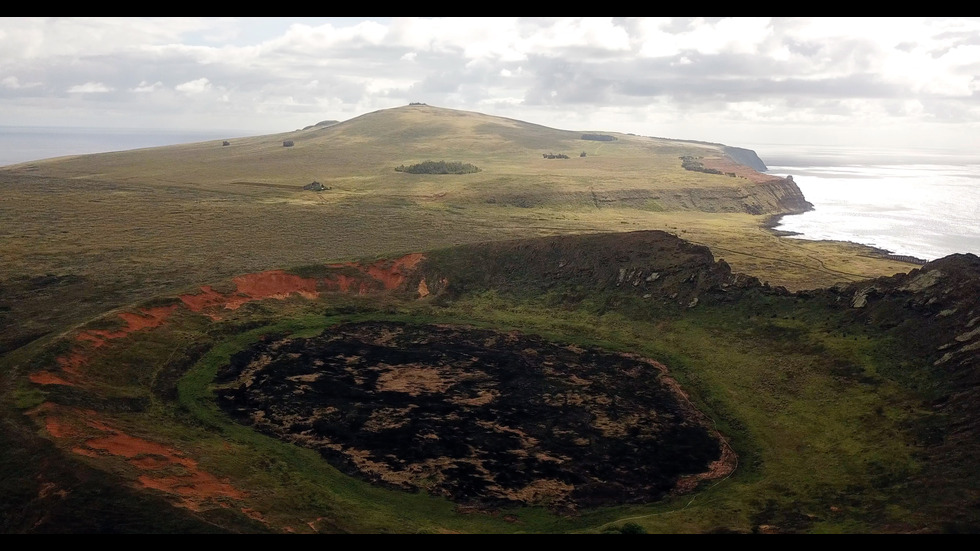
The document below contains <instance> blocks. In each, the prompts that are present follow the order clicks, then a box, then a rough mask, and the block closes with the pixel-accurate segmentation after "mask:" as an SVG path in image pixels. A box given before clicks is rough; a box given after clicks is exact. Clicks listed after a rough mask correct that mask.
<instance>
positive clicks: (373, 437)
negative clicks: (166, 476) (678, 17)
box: [217, 322, 722, 511]
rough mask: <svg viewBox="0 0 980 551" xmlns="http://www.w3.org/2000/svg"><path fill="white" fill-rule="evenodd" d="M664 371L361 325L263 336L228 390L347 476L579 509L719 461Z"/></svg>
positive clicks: (425, 330) (539, 348) (579, 352)
mask: <svg viewBox="0 0 980 551" xmlns="http://www.w3.org/2000/svg"><path fill="white" fill-rule="evenodd" d="M662 369H663V368H662V366H660V365H659V364H657V363H655V362H652V361H650V360H646V359H642V358H638V357H635V356H630V355H625V354H617V353H612V352H608V351H601V350H594V349H581V348H578V347H574V346H564V345H560V344H556V343H552V342H548V341H545V340H543V339H541V338H540V337H536V336H531V335H523V334H519V333H499V332H493V331H489V330H477V329H472V328H463V327H446V326H432V325H426V326H413V325H405V324H399V323H389V322H364V323H352V324H346V325H340V326H337V327H333V328H331V329H328V330H327V331H325V332H324V333H323V334H321V335H320V336H318V337H314V338H308V339H282V340H275V341H273V342H261V343H258V344H256V345H254V346H253V347H252V348H250V349H248V350H245V351H243V352H241V353H239V354H237V355H235V356H234V357H233V358H232V360H231V362H230V365H228V366H226V367H225V368H224V369H222V370H221V372H220V373H219V374H218V378H217V382H218V383H225V384H226V385H227V386H226V388H225V390H220V391H218V395H219V403H220V404H221V406H222V407H223V408H224V409H225V410H226V411H227V412H228V413H230V414H231V415H232V416H234V417H235V418H237V419H238V420H239V421H241V422H243V423H246V424H251V425H253V426H255V427H256V428H258V429H259V430H262V431H264V432H267V433H270V434H273V435H276V436H278V437H279V438H282V439H284V440H288V441H292V442H295V443H297V444H300V445H303V446H306V447H311V448H314V449H317V450H319V451H320V452H321V453H322V454H323V456H324V457H325V458H327V459H328V460H329V461H330V462H331V463H332V464H334V465H336V466H337V467H338V468H340V469H341V470H343V471H345V472H347V473H349V474H353V475H357V476H360V477H363V478H366V479H368V480H370V481H372V482H375V483H381V484H386V485H389V486H394V487H397V488H401V489H406V490H419V489H422V490H425V491H427V492H429V493H432V494H436V495H442V496H445V497H448V498H450V499H452V500H454V501H457V502H459V503H464V504H468V505H479V506H485V507H496V506H502V505H513V504H544V505H548V506H550V507H552V508H555V509H561V510H566V511H568V510H573V509H576V508H580V507H591V506H597V505H610V504H618V503H637V502H649V501H654V500H657V499H659V498H661V497H663V496H664V495H665V494H666V493H667V492H669V491H670V490H671V489H672V488H674V487H675V485H676V483H677V481H678V479H679V478H680V477H682V476H685V475H693V474H698V473H704V472H705V471H708V470H709V465H710V464H711V463H712V462H713V461H716V460H718V459H719V458H720V457H721V451H722V450H721V443H720V441H719V440H718V438H717V436H716V434H715V432H714V431H712V430H710V429H709V428H707V427H706V425H705V418H704V417H703V416H702V415H701V414H700V413H699V412H697V411H696V410H695V409H694V408H693V406H691V405H690V403H689V402H688V401H687V400H686V398H685V397H683V396H682V395H680V394H679V392H678V391H677V390H676V388H677V387H676V384H675V383H673V382H672V381H671V380H670V379H669V378H668V377H667V376H666V375H664V374H663V372H662ZM235 382H238V383H239V384H237V385H235Z"/></svg>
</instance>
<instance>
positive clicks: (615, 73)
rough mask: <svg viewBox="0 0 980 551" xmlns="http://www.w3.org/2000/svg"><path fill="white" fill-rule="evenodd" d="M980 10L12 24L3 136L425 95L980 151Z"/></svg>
mask: <svg viewBox="0 0 980 551" xmlns="http://www.w3.org/2000/svg"><path fill="white" fill-rule="evenodd" d="M978 91H980V18H912V17H900V18H767V17H760V18H756V17H752V18H750V17H745V18H741V17H736V18H605V17H585V18H504V17H500V18H495V17H473V18H277V17H265V18H259V17H253V18H128V17H127V18H121V17H120V18H55V17H40V18H27V17H3V18H0V126H52V127H65V126H68V127H104V128H139V129H150V128H152V129H162V130H209V129H220V130H232V131H236V132H238V135H243V136H244V135H258V134H270V133H278V132H286V131H290V130H295V129H298V128H302V127H305V126H308V125H311V124H315V123H317V122H319V121H323V120H347V119H351V118H354V117H357V116H359V115H363V114H365V113H369V112H372V111H377V110H379V109H387V108H391V107H397V106H401V105H406V104H408V103H410V102H422V103H426V104H428V105H434V106H438V107H447V108H451V109H462V110H467V111H476V112H480V113H486V114H489V115H497V116H502V117H507V118H512V119H520V120H524V121H527V122H532V123H536V124H542V125H545V126H550V127H553V128H560V129H565V130H575V131H612V132H624V133H633V134H639V135H643V136H657V137H667V138H677V139H692V140H703V141H711V142H720V143H724V144H727V145H735V146H747V147H748V146H752V145H755V144H760V143H792V144H814V145H834V146H848V147H849V146H858V147H899V148H912V147H928V148H941V149H952V150H957V151H967V152H971V153H973V152H976V151H977V145H978V144H980V94H978Z"/></svg>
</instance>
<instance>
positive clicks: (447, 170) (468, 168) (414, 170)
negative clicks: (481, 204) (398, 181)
mask: <svg viewBox="0 0 980 551" xmlns="http://www.w3.org/2000/svg"><path fill="white" fill-rule="evenodd" d="M395 170H396V171H398V172H408V173H409V174H471V173H474V172H480V169H479V168H478V167H476V166H474V165H471V164H469V163H461V162H459V161H453V162H448V163H447V162H446V161H423V162H421V163H418V164H414V165H410V166H405V165H401V166H398V167H395Z"/></svg>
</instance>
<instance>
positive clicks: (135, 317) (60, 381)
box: [28, 304, 179, 386]
mask: <svg viewBox="0 0 980 551" xmlns="http://www.w3.org/2000/svg"><path fill="white" fill-rule="evenodd" d="M177 306H179V305H178V304H172V305H170V306H160V307H157V308H144V309H142V310H141V311H139V312H121V313H120V314H119V317H120V318H121V319H122V320H123V321H125V322H126V327H124V328H122V329H119V330H118V331H107V330H105V329H86V330H85V331H82V332H80V333H78V334H77V335H75V341H76V342H90V343H92V344H91V346H92V347H93V348H99V347H101V346H103V345H104V344H106V342H108V341H110V340H113V339H121V338H123V337H125V336H127V335H129V334H130V333H135V332H136V331H143V330H146V329H152V328H154V327H159V326H161V325H163V324H164V323H165V322H166V321H167V318H168V317H170V314H172V313H173V312H174V311H175V310H176V309H177ZM55 361H57V362H58V367H60V368H61V371H62V373H61V374H57V375H56V374H54V373H51V372H50V371H38V372H36V373H31V374H30V375H29V376H28V378H29V379H30V381H31V382H32V383H35V384H39V385H68V386H75V385H77V384H78V382H79V381H80V380H82V379H83V374H82V367H84V366H85V364H86V363H88V358H87V357H86V355H85V352H84V351H83V350H79V349H78V347H77V346H76V347H75V349H74V350H72V351H71V352H69V353H68V354H67V355H65V356H59V357H58V358H57V359H56V360H55ZM62 375H66V376H67V377H63V376H62Z"/></svg>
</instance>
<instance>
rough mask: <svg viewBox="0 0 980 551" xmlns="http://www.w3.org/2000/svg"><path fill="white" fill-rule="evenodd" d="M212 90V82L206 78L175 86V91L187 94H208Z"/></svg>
mask: <svg viewBox="0 0 980 551" xmlns="http://www.w3.org/2000/svg"><path fill="white" fill-rule="evenodd" d="M210 89H211V82H210V81H209V80H208V79H206V78H203V77H202V78H199V79H197V80H191V81H188V82H185V83H183V84H178V85H177V86H174V90H177V91H178V92H184V93H185V94H200V93H203V92H207V91H208V90H210Z"/></svg>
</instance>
